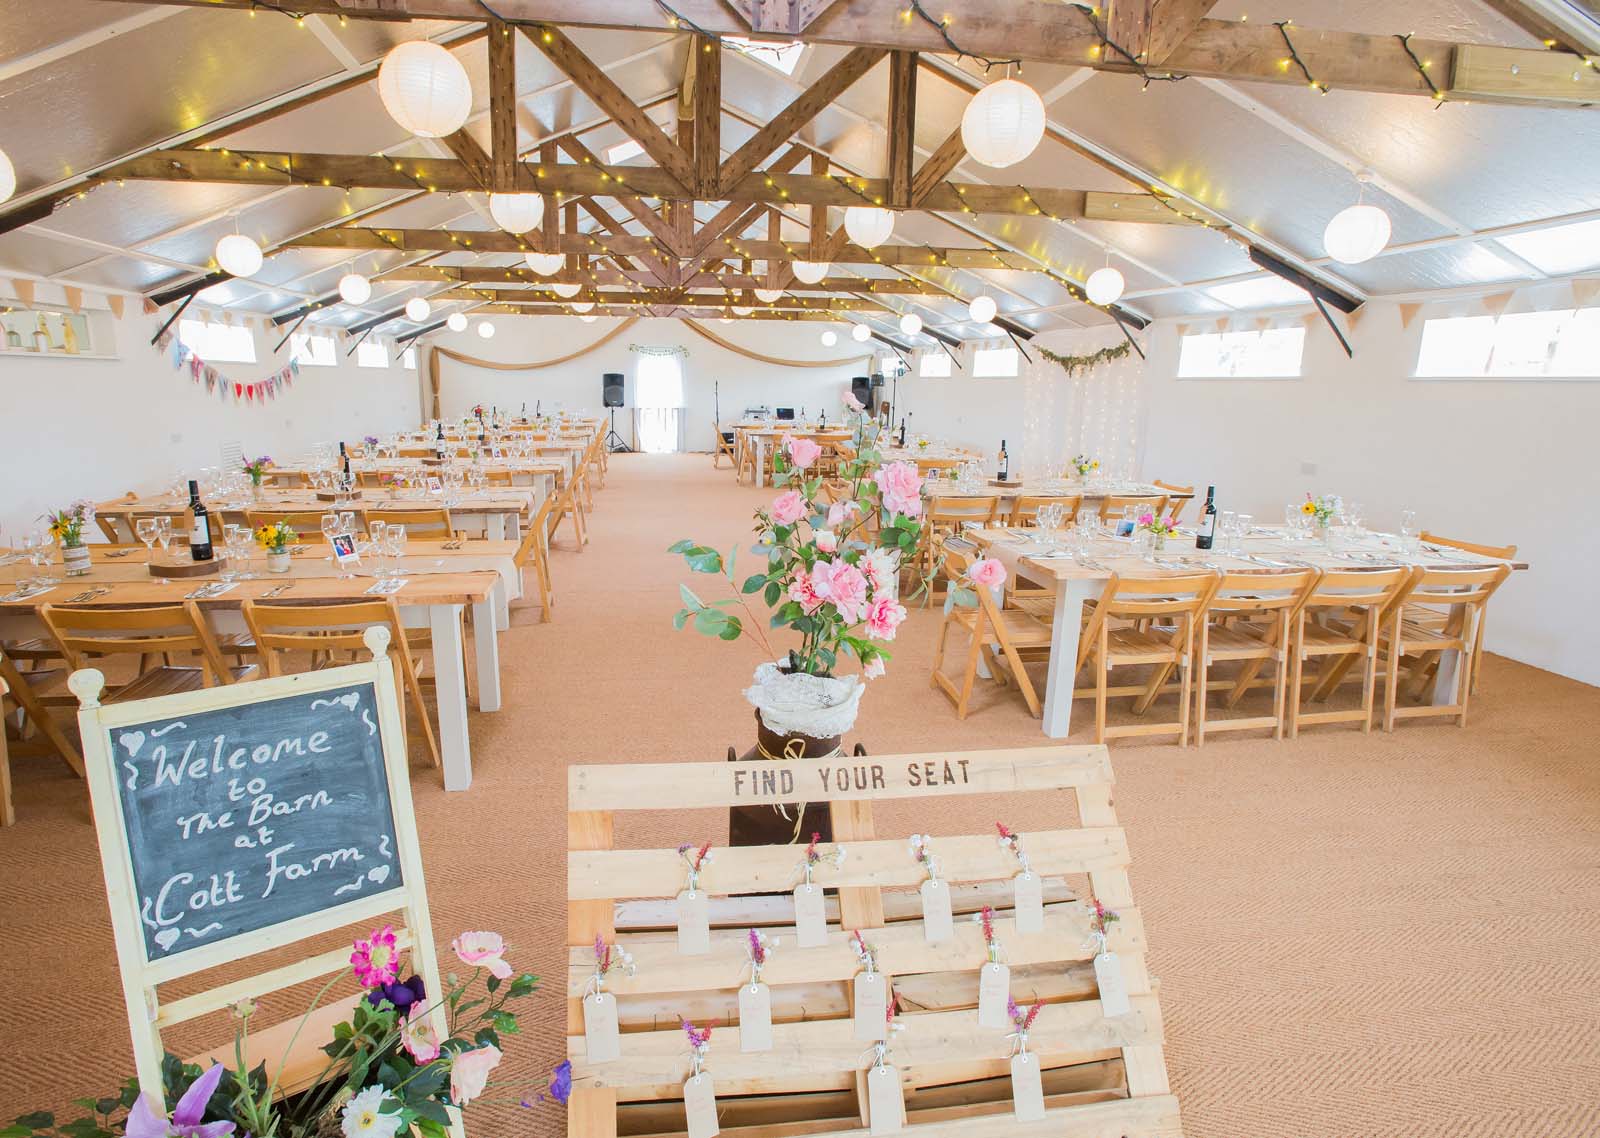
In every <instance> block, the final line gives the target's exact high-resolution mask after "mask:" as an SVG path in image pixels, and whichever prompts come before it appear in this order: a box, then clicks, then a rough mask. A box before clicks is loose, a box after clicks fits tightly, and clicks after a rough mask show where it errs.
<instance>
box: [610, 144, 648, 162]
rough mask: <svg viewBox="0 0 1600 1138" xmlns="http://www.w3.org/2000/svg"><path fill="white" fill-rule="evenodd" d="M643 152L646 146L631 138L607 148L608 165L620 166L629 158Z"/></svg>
mask: <svg viewBox="0 0 1600 1138" xmlns="http://www.w3.org/2000/svg"><path fill="white" fill-rule="evenodd" d="M643 153H644V147H643V146H641V145H640V144H639V143H638V142H636V141H634V140H633V139H631V138H630V139H628V140H626V141H625V142H619V143H617V144H616V145H615V146H612V147H608V148H607V149H606V165H607V166H620V165H621V164H622V163H624V162H626V161H627V160H628V159H630V158H637V157H639V155H641V154H643Z"/></svg>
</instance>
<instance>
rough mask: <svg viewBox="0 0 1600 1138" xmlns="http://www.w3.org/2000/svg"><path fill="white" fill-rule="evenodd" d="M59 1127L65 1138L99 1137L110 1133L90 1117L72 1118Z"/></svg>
mask: <svg viewBox="0 0 1600 1138" xmlns="http://www.w3.org/2000/svg"><path fill="white" fill-rule="evenodd" d="M60 1129H61V1133H63V1134H65V1135H67V1138H100V1135H102V1134H109V1133H110V1131H108V1130H106V1129H105V1128H103V1127H102V1126H101V1125H100V1124H99V1123H98V1122H96V1121H95V1120H94V1119H92V1118H74V1119H73V1120H72V1121H71V1122H69V1123H67V1124H66V1125H65V1126H62V1127H61V1128H60Z"/></svg>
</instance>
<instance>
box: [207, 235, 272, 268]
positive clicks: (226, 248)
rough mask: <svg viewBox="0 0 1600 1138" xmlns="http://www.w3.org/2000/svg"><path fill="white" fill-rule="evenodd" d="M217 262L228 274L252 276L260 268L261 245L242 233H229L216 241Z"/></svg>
mask: <svg viewBox="0 0 1600 1138" xmlns="http://www.w3.org/2000/svg"><path fill="white" fill-rule="evenodd" d="M216 257H217V264H218V265H220V266H221V268H222V271H223V272H225V273H227V274H228V275H229V276H234V277H250V276H254V275H255V274H256V272H257V271H258V270H259V269H260V268H261V246H259V245H257V244H256V243H255V242H254V241H252V240H250V238H248V237H246V236H245V235H244V234H243V233H230V234H228V235H227V236H226V237H224V238H223V239H222V240H221V241H218V242H217V248H216Z"/></svg>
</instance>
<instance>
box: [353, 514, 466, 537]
mask: <svg viewBox="0 0 1600 1138" xmlns="http://www.w3.org/2000/svg"><path fill="white" fill-rule="evenodd" d="M361 520H362V526H363V527H364V528H365V529H366V530H367V531H368V532H369V533H370V532H371V529H372V526H373V523H375V522H382V523H383V524H384V525H389V526H394V525H400V526H405V527H406V536H407V537H421V538H428V539H430V540H433V539H437V540H440V541H448V540H449V539H450V538H452V537H454V536H455V530H454V529H453V528H451V525H450V511H449V510H447V509H445V508H444V507H443V506H425V507H422V508H412V509H405V508H395V509H390V508H388V507H385V506H379V507H376V508H373V507H370V506H369V507H368V508H367V509H365V510H362V511H361Z"/></svg>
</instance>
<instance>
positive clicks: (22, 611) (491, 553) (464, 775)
mask: <svg viewBox="0 0 1600 1138" xmlns="http://www.w3.org/2000/svg"><path fill="white" fill-rule="evenodd" d="M445 544H446V543H444V542H428V541H412V542H409V543H408V544H407V549H406V553H405V555H404V556H403V557H402V558H401V559H400V564H401V567H402V571H403V576H404V577H405V580H406V583H405V585H404V587H402V588H401V590H400V591H399V592H398V593H396V594H394V599H395V601H396V603H397V604H398V605H399V606H400V615H401V619H402V620H403V621H404V622H405V623H406V624H407V625H408V626H409V627H414V628H422V627H426V628H428V629H429V630H430V631H431V632H432V635H433V660H434V663H433V667H434V682H435V686H436V688H437V699H438V705H439V752H440V759H441V762H442V765H443V767H444V785H445V789H446V790H466V789H467V788H468V787H470V786H471V785H472V745H471V739H470V736H469V734H468V728H467V673H466V668H465V650H466V645H465V643H464V640H463V634H462V619H461V618H462V611H463V609H464V608H465V607H467V606H471V608H472V641H473V646H472V651H473V657H474V664H475V665H476V667H475V673H476V679H477V692H476V694H477V699H476V701H475V702H476V705H477V709H478V710H479V711H483V712H492V711H498V710H499V709H500V702H501V693H500V648H499V641H498V638H497V632H498V630H499V629H502V628H504V627H506V625H507V623H508V620H507V606H508V604H509V601H510V600H511V599H513V598H515V597H517V596H519V595H520V593H521V573H520V570H518V569H517V568H516V565H515V563H514V562H513V560H512V555H513V554H514V553H515V552H516V548H517V543H515V542H511V541H468V542H465V543H463V545H462V548H461V549H459V550H453V549H445V548H444V546H445ZM89 548H90V553H91V556H92V558H93V566H92V568H91V570H90V572H89V573H88V574H87V575H85V576H82V577H68V578H62V573H61V567H60V565H55V566H52V567H51V569H50V575H51V576H53V577H56V578H58V579H60V580H59V581H58V583H57V584H55V585H52V586H51V587H50V588H48V589H46V590H45V591H44V592H36V593H33V594H32V595H29V596H26V597H20V598H13V597H12V595H11V594H12V593H13V592H14V591H15V589H16V586H17V583H18V582H19V581H20V580H23V579H27V578H32V577H36V576H37V575H38V571H37V570H35V569H34V568H33V567H32V566H31V565H29V564H28V563H27V562H26V561H23V562H21V563H18V564H11V565H0V640H21V639H26V638H29V637H34V636H47V635H48V632H47V631H46V629H45V627H44V623H43V622H42V621H41V620H40V619H39V617H38V610H39V608H40V606H42V605H46V604H54V605H59V604H67V603H72V604H81V605H89V606H95V607H104V608H120V607H131V606H139V605H154V604H173V603H175V602H178V601H181V600H183V599H184V598H185V597H186V596H187V595H188V594H189V593H191V592H192V591H194V590H195V589H197V588H198V587H199V586H200V585H202V584H208V583H213V582H216V581H217V580H218V578H217V577H202V578H190V579H176V580H173V581H170V582H169V583H168V584H164V585H163V584H160V583H158V582H157V581H154V580H152V579H151V578H150V576H149V571H148V568H147V566H146V564H145V556H146V551H145V549H144V547H143V546H142V545H141V546H137V547H131V548H130V547H113V546H105V545H91V546H90V547H89ZM326 549H327V547H326V545H324V544H322V543H321V542H320V535H319V541H318V542H317V543H316V544H314V545H312V544H308V545H307V546H306V547H305V549H304V551H303V552H301V553H299V554H296V555H295V556H294V558H293V559H292V560H291V569H290V571H289V572H288V573H267V572H265V571H264V569H265V561H264V559H262V558H259V557H257V558H254V559H252V561H251V562H250V565H249V567H248V568H249V569H250V570H251V571H253V572H256V573H257V574H259V575H258V576H256V577H255V578H254V579H251V580H240V581H235V582H234V583H233V584H232V586H231V587H230V588H229V589H228V590H227V591H226V592H224V593H221V594H219V595H217V596H212V597H197V598H195V603H196V604H197V605H199V607H200V608H201V609H202V610H203V611H204V612H205V613H206V614H207V616H208V618H209V619H210V620H211V622H212V624H213V627H215V628H216V629H217V630H218V631H219V632H243V631H245V626H244V621H243V618H242V616H241V615H240V611H239V610H240V607H241V606H240V602H241V601H243V600H244V599H245V598H251V599H259V598H262V597H264V596H266V595H267V594H268V593H269V592H271V591H272V590H273V589H275V588H280V587H282V586H285V585H287V586H289V588H288V591H286V592H283V593H281V594H278V599H283V600H288V601H329V602H334V601H346V602H348V601H364V600H370V599H371V597H370V596H369V594H368V593H367V591H366V590H367V589H369V588H370V587H371V586H372V584H373V582H374V581H375V578H374V577H373V576H372V575H371V567H365V568H362V569H358V570H357V575H356V576H355V577H353V578H341V577H340V576H339V575H338V573H339V571H338V570H337V568H335V567H334V566H333V565H332V564H331V563H330V562H329V560H328V558H327V554H326ZM157 556H158V557H159V556H160V554H159V552H158V553H157ZM90 590H103V591H97V592H96V593H95V594H94V595H92V596H87V597H84V596H83V595H84V594H85V593H87V592H88V591H90ZM80 597H83V599H81V600H80V599H79V598H80Z"/></svg>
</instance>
